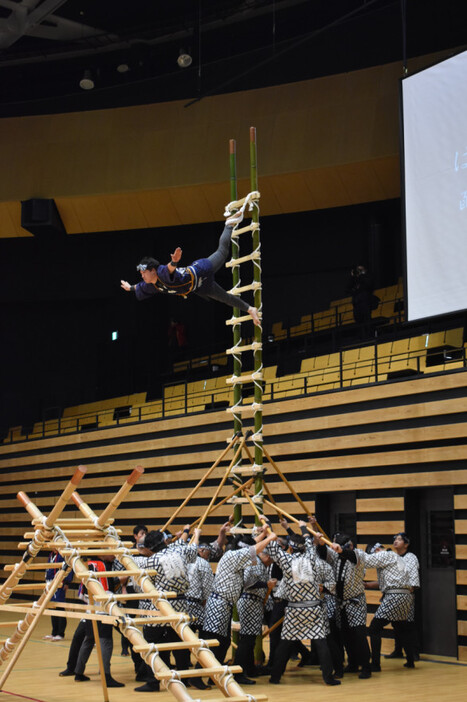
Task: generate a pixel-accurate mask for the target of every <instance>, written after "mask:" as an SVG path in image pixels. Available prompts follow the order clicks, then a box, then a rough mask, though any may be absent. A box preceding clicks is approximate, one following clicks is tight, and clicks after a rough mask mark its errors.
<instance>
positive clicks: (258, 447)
mask: <svg viewBox="0 0 467 702" xmlns="http://www.w3.org/2000/svg"><path fill="white" fill-rule="evenodd" d="M229 147H230V148H229V151H230V196H231V198H232V201H231V202H230V203H229V204H228V205H227V207H226V211H225V214H226V215H229V214H231V213H232V212H234V211H238V210H240V209H241V210H242V211H243V212H244V213H245V211H246V209H247V208H248V209H249V211H251V221H250V223H249V224H246V225H241V224H237V225H236V226H235V227H234V228H233V231H232V258H231V260H230V261H228V262H227V263H226V267H227V268H231V269H232V281H233V288H232V289H231V290H230V292H231V293H232V294H233V295H241V294H242V293H243V292H249V291H252V292H253V295H254V306H255V307H256V308H257V310H258V315H259V318H260V320H262V307H263V304H262V287H261V242H260V225H259V206H258V200H259V197H260V193H259V192H258V172H257V145H256V129H255V127H251V128H250V189H251V190H250V193H249V194H248V195H247V196H246V197H244V198H242V199H240V200H238V199H237V166H236V143H235V140H234V139H231V140H230V143H229ZM242 235H250V236H251V240H252V246H251V251H250V252H249V253H247V254H246V255H243V256H240V242H239V238H240V236H242ZM244 263H252V264H253V280H252V282H250V283H249V284H247V285H241V279H240V266H241V265H242V264H244ZM247 321H251V319H250V317H249V315H246V316H245V315H241V313H240V309H239V308H234V312H233V316H232V318H231V319H229V320H227V322H226V323H227V324H229V325H231V326H232V330H233V346H232V347H231V348H230V349H227V354H230V355H231V356H232V357H233V375H232V377H231V378H228V379H227V383H229V384H231V385H232V386H233V405H232V406H231V407H229V408H228V409H227V411H228V412H230V413H231V414H232V415H233V421H234V427H233V428H234V434H242V433H243V414H251V412H253V415H254V432H253V431H250V432H247V433H246V434H245V439H251V440H252V441H253V445H254V463H253V465H251V464H250V463H248V464H247V465H246V466H245V465H243V456H242V454H241V453H240V454H239V455H238V456H237V459H236V461H235V463H234V465H233V466H232V468H231V470H230V477H232V478H233V479H234V480H236V483H235V484H236V485H238V484H239V483H238V480H239V479H241V476H252V477H253V478H254V481H255V490H254V493H255V494H254V497H253V501H254V502H255V504H257V505H258V507H259V510H260V512H261V513H262V495H263V472H264V471H263V347H262V326H255V327H254V340H253V341H252V342H251V343H247V344H242V331H241V330H242V326H241V325H242V324H243V323H244V322H247ZM247 353H253V371H250V372H247V373H243V365H244V363H243V359H244V354H247ZM251 382H253V384H254V398H253V403H252V404H243V390H242V388H243V385H244V384H246V383H251ZM229 502H231V503H232V504H233V505H234V525H233V527H232V528H231V530H230V531H231V533H238V532H251V529H248V528H245V527H242V526H241V524H242V508H241V505H242V504H244V503H248V499H247V498H246V497H244V496H241V495H240V496H232V497H231V499H230V500H229ZM255 522H256V524H258V525H259V524H260V522H259V520H258V518H257V516H256V514H255Z"/></svg>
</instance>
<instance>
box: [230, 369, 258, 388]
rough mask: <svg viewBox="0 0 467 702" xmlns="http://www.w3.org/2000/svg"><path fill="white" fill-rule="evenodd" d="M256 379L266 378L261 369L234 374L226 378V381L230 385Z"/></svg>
mask: <svg viewBox="0 0 467 702" xmlns="http://www.w3.org/2000/svg"><path fill="white" fill-rule="evenodd" d="M255 380H264V378H263V374H262V372H261V371H255V372H254V373H250V374H249V375H232V377H230V378H226V379H225V382H226V383H228V384H229V385H238V384H239V383H251V382H252V381H253V382H254V381H255Z"/></svg>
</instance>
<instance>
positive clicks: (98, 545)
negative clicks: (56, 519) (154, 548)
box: [42, 540, 134, 549]
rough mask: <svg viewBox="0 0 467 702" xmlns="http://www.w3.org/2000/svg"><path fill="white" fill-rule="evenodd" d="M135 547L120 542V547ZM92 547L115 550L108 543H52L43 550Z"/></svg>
mask: <svg viewBox="0 0 467 702" xmlns="http://www.w3.org/2000/svg"><path fill="white" fill-rule="evenodd" d="M133 545H134V542H133V541H120V542H119V546H120V547H125V548H131V547H132V546H133ZM86 546H87V547H91V548H106V547H107V546H108V547H109V549H112V547H114V548H115V544H112V543H109V542H108V541H71V540H70V541H69V542H66V541H50V542H49V543H48V544H46V545H45V546H43V547H42V548H45V549H49V548H52V549H55V548H70V547H71V548H86Z"/></svg>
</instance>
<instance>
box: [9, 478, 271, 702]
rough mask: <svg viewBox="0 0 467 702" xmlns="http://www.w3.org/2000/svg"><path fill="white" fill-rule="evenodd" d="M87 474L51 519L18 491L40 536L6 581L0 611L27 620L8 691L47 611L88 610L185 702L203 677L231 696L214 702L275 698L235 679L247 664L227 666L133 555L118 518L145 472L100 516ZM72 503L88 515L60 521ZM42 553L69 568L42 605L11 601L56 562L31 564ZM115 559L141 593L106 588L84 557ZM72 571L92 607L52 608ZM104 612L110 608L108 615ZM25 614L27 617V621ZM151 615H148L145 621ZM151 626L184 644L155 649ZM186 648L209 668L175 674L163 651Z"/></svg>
mask: <svg viewBox="0 0 467 702" xmlns="http://www.w3.org/2000/svg"><path fill="white" fill-rule="evenodd" d="M85 471H86V469H85V468H84V467H80V468H78V470H77V471H76V472H75V474H74V476H73V477H72V479H71V480H70V482H69V483H68V485H67V486H66V488H65V490H64V491H63V493H62V495H61V497H60V498H59V500H58V501H57V504H56V506H55V507H54V508H53V509H52V511H51V513H50V515H49V517H45V516H44V515H43V514H42V512H41V511H40V510H39V509H38V507H36V505H34V504H33V502H32V501H31V500H30V499H29V497H28V496H27V495H26V494H25V493H22V492H20V493H18V499H19V500H20V502H21V503H22V505H23V506H24V507H25V509H26V510H27V512H28V513H29V515H30V517H31V519H32V524H33V527H34V532H33V533H32V534H30V533H26V534H25V537H26V538H31V541H30V542H29V543H20V544H19V547H20V548H25V549H26V550H25V551H24V554H23V558H22V560H21V561H20V562H19V563H17V564H15V565H13V566H12V567H11V566H7V567H6V569H7V570H10V571H12V572H11V575H10V576H9V577H8V578H7V580H6V582H5V583H4V584H3V585H2V586H1V587H0V597H1V605H0V611H1V610H2V609H3V610H5V611H9V612H16V613H19V614H20V615H21V617H22V619H20V620H19V621H18V622H17V623H12V625H13V626H16V629H15V632H14V633H13V635H12V636H10V637H9V638H8V639H7V640H6V642H5V643H4V644H3V645H2V647H1V648H0V664H2V663H4V662H6V661H7V660H8V658H10V660H9V662H8V664H7V666H6V668H5V670H4V671H3V674H2V676H1V678H0V689H3V686H4V684H5V681H6V680H7V678H8V677H9V675H10V673H11V672H12V670H13V668H14V666H15V664H16V662H17V660H18V658H19V656H20V654H21V652H22V651H23V649H24V647H25V646H26V643H27V641H28V639H29V638H30V636H31V634H32V632H33V630H34V628H35V626H36V625H37V623H38V621H39V618H40V616H41V615H42V614H54V615H58V616H67V617H70V618H74V617H76V618H80V619H81V618H82V617H83V615H84V612H83V609H85V610H86V614H85V616H86V617H87V618H89V619H91V620H93V621H96V620H97V621H102V622H106V623H112V624H116V623H118V624H119V625H120V628H121V630H122V632H123V633H124V635H125V636H126V637H127V638H128V639H129V640H130V642H131V643H132V645H133V647H134V649H135V650H136V651H137V652H139V653H140V655H141V656H142V657H143V658H144V660H145V661H146V663H147V664H148V665H149V666H150V667H151V668H152V670H153V672H154V675H155V676H156V678H157V679H158V680H160V681H161V683H162V685H163V686H164V687H165V688H166V689H167V690H168V691H169V692H171V693H172V694H173V695H174V697H175V698H176V699H177V700H180V702H194V701H193V698H192V697H191V695H190V694H189V692H188V690H187V688H186V686H185V684H184V683H183V679H184V678H189V677H193V676H196V675H197V676H200V675H202V676H209V677H210V678H211V679H212V680H213V682H214V684H215V685H216V687H217V688H218V689H219V690H220V691H221V693H222V695H223V696H224V697H222V698H217V699H211V702H221V701H222V702H223V700H224V699H225V698H228V699H230V700H232V702H254V700H257V701H258V702H263V701H265V700H267V698H266V696H265V695H256V696H254V697H252V696H251V695H248V694H245V693H244V692H243V690H242V688H241V687H240V686H239V684H238V683H237V682H236V681H235V679H234V677H233V673H236V672H240V670H241V668H240V667H239V666H230V667H229V666H224V665H221V664H220V663H219V662H218V660H217V659H216V657H215V656H214V654H213V653H212V651H211V650H210V646H215V645H217V643H218V642H217V641H216V640H212V641H203V640H201V639H199V638H198V636H197V635H196V634H195V632H194V631H193V630H192V629H191V628H190V626H189V619H190V618H189V616H188V615H187V614H183V613H181V612H177V611H175V610H174V609H173V607H172V606H171V604H170V602H169V599H170V597H174V596H175V593H170V592H160V591H158V590H156V588H155V587H154V584H153V581H152V579H151V577H150V576H151V575H153V574H155V571H148V570H143V569H141V568H139V567H138V565H137V564H136V562H135V561H134V559H133V558H132V555H133V554H135V553H137V551H136V550H135V549H131V548H128V546H129V544H128V543H127V542H122V541H121V539H120V536H119V530H117V529H115V528H114V526H113V524H112V522H113V518H112V515H113V513H114V512H115V511H116V509H117V508H118V507H119V505H120V504H121V503H122V501H123V500H124V499H125V497H126V496H127V494H128V493H129V491H130V490H131V488H132V487H133V485H134V484H135V483H136V481H137V480H138V479H139V478H140V476H141V474H142V473H143V469H142V468H141V467H137V468H136V469H135V470H134V471H133V472H132V473H131V475H130V476H129V477H128V478H127V479H126V481H125V482H124V484H123V485H122V487H121V488H120V490H119V491H118V492H117V494H116V495H115V496H114V497H113V498H112V500H111V501H110V503H109V505H108V506H107V507H106V509H105V510H104V511H103V512H102V514H101V515H100V516H97V515H96V514H94V512H93V511H92V509H91V508H90V507H89V506H88V505H87V504H86V503H85V502H84V501H83V500H82V498H81V497H80V496H79V495H78V493H77V492H76V487H77V486H78V484H79V482H80V481H81V479H82V477H83V476H84V473H85ZM70 498H71V499H72V500H73V502H74V504H75V505H76V507H78V509H79V510H80V512H81V513H82V515H83V516H82V518H79V519H77V518H71V519H70V518H69V517H65V518H63V519H60V518H59V516H60V514H61V512H62V511H63V509H64V508H65V506H66V505H67V503H68V501H69V500H70ZM41 549H45V550H50V549H54V550H57V551H58V552H59V553H60V554H61V555H62V556H63V558H64V564H63V565H62V564H60V566H59V567H58V568H57V572H56V575H55V578H54V579H53V581H52V583H51V584H50V585H49V586H48V587H46V588H45V589H44V592H43V593H42V594H41V596H40V598H39V600H38V601H37V602H33V603H32V605H28V604H27V603H26V604H24V603H22V604H21V605H14V604H6V602H7V600H8V599H9V597H10V596H11V594H12V593H13V592H15V590H18V589H20V588H21V587H22V586H21V585H19V580H20V579H21V577H22V576H23V575H25V574H26V573H27V571H28V570H39V569H44V570H45V569H46V568H48V567H49V564H33V563H31V561H32V559H33V558H34V556H35V555H37V554H38V553H39V551H40V550H41ZM108 554H110V555H113V556H114V557H115V558H117V560H118V561H119V562H120V563H121V564H122V565H123V567H124V568H125V570H123V571H110V573H115V572H117V573H118V574H119V575H128V576H131V577H133V579H134V581H135V583H136V584H137V585H138V586H139V588H140V589H141V594H140V595H132V596H128V595H109V593H108V592H106V591H105V590H104V588H103V586H102V584H101V578H102V577H106V576H108V575H109V572H107V571H106V572H103V573H96V572H94V571H90V570H89V569H88V566H87V565H86V563H85V562H84V560H83V558H85V557H87V556H95V555H108ZM70 568H72V569H73V571H74V573H75V576H76V577H77V578H78V579H79V580H81V582H82V583H83V584H84V585H86V587H87V589H88V592H89V594H90V604H89V605H86V606H84V607H83V605H79V604H72V603H60V606H61V607H63V606H64V605H65V611H64V612H57V611H55V610H54V609H53V605H54V603H51V602H50V599H51V597H52V595H53V593H54V592H55V590H56V589H57V588H58V587H59V586H60V584H61V582H62V580H63V578H64V577H65V576H66V573H67V571H68V570H69V569H70ZM23 587H24V586H23ZM130 598H132V599H137V598H140V599H152V600H153V602H154V609H153V610H149V611H147V610H141V611H138V610H128V609H126V610H124V609H122V607H121V605H120V604H119V602H120V601H121V600H122V599H125V600H127V599H130ZM92 602H94V604H92ZM99 610H100V611H99ZM102 610H104V612H103V611H102ZM130 613H131V614H134V613H135V614H137V615H139V616H136V617H134V616H133V617H132V616H130ZM24 614H25V615H26V616H24ZM143 614H144V615H146V616H142V615H143ZM147 623H152V624H169V625H170V626H172V627H173V628H174V630H175V631H176V632H177V634H178V635H179V637H180V642H175V643H173V644H169V645H167V644H165V645H164V644H157V645H156V644H148V643H147V642H146V640H145V639H144V636H143V634H142V631H141V630H140V628H139V625H141V624H147ZM97 639H98V637H97ZM97 639H96V648H97V652H98V657H99V658H101V657H100V656H99V647H98V640H97ZM182 647H183V648H188V649H190V650H191V652H192V653H193V654H194V656H195V658H196V659H197V661H198V663H199V664H200V665H201V668H194V669H190V670H181V671H180V670H179V671H175V670H170V669H169V668H168V667H167V666H166V665H165V663H164V662H163V661H162V660H161V658H160V655H159V652H160V651H162V650H164V649H167V648H169V649H175V648H182ZM99 662H100V669H101V674H102V678H103V692H104V700H108V693H107V689H106V687H105V679H104V676H103V673H102V670H103V669H102V665H101V663H102V661H101V659H100V660H99ZM207 699H209V698H207Z"/></svg>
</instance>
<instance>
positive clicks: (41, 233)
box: [21, 198, 66, 241]
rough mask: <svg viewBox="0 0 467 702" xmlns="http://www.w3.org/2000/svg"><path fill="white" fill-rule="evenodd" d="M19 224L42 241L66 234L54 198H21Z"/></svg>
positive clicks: (61, 237) (55, 238) (62, 236)
mask: <svg viewBox="0 0 467 702" xmlns="http://www.w3.org/2000/svg"><path fill="white" fill-rule="evenodd" d="M21 226H22V227H23V229H26V230H27V231H28V232H31V234H34V236H36V237H38V238H39V239H43V240H44V241H50V240H57V239H63V238H64V237H65V236H66V229H65V227H64V226H63V222H62V220H61V218H60V214H59V212H58V210H57V205H56V204H55V201H54V200H46V199H42V198H32V199H31V200H22V202H21Z"/></svg>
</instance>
